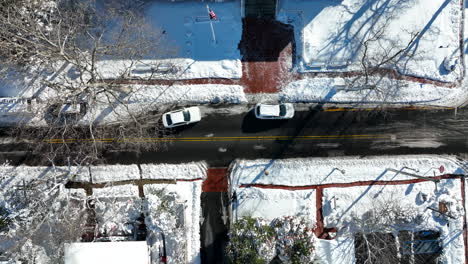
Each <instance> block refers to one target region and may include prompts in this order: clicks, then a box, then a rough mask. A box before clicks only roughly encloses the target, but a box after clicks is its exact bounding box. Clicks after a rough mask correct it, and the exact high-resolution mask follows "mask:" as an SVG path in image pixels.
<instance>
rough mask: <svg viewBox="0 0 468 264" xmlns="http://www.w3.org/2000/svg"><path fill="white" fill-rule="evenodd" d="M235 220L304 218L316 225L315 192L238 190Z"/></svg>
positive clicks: (258, 189)
mask: <svg viewBox="0 0 468 264" xmlns="http://www.w3.org/2000/svg"><path fill="white" fill-rule="evenodd" d="M234 191H235V192H236V195H237V202H236V203H235V205H234V208H233V211H234V213H235V218H236V219H239V218H241V217H244V216H250V217H260V218H263V219H265V220H267V221H271V220H273V219H275V218H278V217H283V216H302V217H304V218H305V219H307V220H310V221H311V223H312V224H315V196H316V194H315V190H298V191H287V190H275V189H260V188H255V187H251V188H236V189H235V190H234Z"/></svg>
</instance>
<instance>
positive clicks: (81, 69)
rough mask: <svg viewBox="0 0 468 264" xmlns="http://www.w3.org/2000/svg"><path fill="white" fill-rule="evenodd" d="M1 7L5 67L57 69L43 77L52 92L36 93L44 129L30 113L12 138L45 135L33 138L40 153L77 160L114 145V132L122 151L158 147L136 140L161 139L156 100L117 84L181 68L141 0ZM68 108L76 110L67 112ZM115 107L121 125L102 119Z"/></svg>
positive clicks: (3, 2) (45, 1) (1, 1)
mask: <svg viewBox="0 0 468 264" xmlns="http://www.w3.org/2000/svg"><path fill="white" fill-rule="evenodd" d="M0 6H1V7H2V8H0V57H1V58H2V59H3V62H4V65H6V66H9V69H15V70H18V71H20V70H23V71H32V70H33V71H35V72H56V74H57V75H58V76H57V77H56V78H54V79H51V78H46V77H44V78H41V80H40V81H41V83H42V85H43V86H44V87H46V89H45V90H46V91H47V92H43V94H37V95H36V98H35V99H37V100H36V101H35V102H36V103H35V104H34V107H33V110H32V111H33V112H34V114H35V115H36V116H35V117H34V118H33V120H35V121H36V123H41V122H38V120H39V121H42V126H41V128H40V129H38V128H31V127H30V124H31V120H30V119H27V121H25V122H21V123H19V125H18V127H17V129H16V130H14V132H13V135H14V137H16V138H18V139H26V140H30V141H37V139H45V141H40V142H39V144H36V146H35V153H44V154H45V153H47V157H46V159H48V160H53V159H56V158H63V157H74V160H75V159H76V160H77V162H78V163H81V162H82V160H86V161H87V162H90V161H92V160H96V159H98V157H99V154H100V151H101V150H102V149H104V148H106V149H107V148H108V147H109V143H111V142H109V140H105V139H109V138H112V139H113V140H112V142H113V143H116V142H118V143H119V144H118V145H119V146H118V148H119V149H122V148H125V149H128V148H130V149H128V150H139V149H140V147H144V148H157V146H158V144H147V142H140V144H137V143H136V142H135V140H133V141H132V140H131V139H138V138H154V137H158V135H159V133H158V130H159V127H158V126H157V124H156V122H155V120H158V119H159V115H158V114H157V112H158V111H157V110H158V108H157V106H154V105H149V104H146V105H144V106H140V107H136V104H135V105H133V106H130V105H129V104H128V98H130V97H131V96H132V94H134V93H135V92H136V89H135V88H133V87H132V86H122V85H120V84H119V82H120V80H122V79H128V78H135V76H137V77H138V78H147V79H152V78H155V77H160V76H162V75H164V74H168V73H174V72H175V71H176V70H177V65H176V64H175V63H174V62H172V61H171V60H168V58H170V57H171V56H172V55H174V54H175V52H176V49H175V48H174V46H173V45H171V43H170V42H168V40H167V39H166V37H165V31H164V30H161V29H158V28H155V27H154V26H152V25H151V23H149V22H148V21H147V20H146V19H145V18H144V16H143V15H142V14H141V12H142V2H141V1H130V0H120V1H106V0H100V1H99V0H97V1H96V0H85V1H76V0H40V1H28V0H19V1H10V0H0ZM30 65H33V66H30ZM59 68H61V69H62V70H63V69H66V70H67V72H65V73H60V72H58V71H59V70H60V69H59ZM8 71H9V70H8ZM8 71H6V72H8ZM138 71H141V72H143V74H138ZM135 74H136V75H135ZM71 107H76V108H79V110H77V111H75V112H73V113H69V112H67V111H66V109H67V108H71ZM151 110H154V111H153V112H151ZM110 113H112V114H113V115H115V116H116V118H115V119H117V120H118V124H117V122H116V124H114V125H112V126H107V124H104V122H103V121H102V119H103V118H104V117H105V116H106V115H109V114H110ZM85 116H86V120H84V119H85ZM25 120H26V119H25ZM48 139H54V140H55V141H54V142H53V143H55V144H54V145H50V143H51V142H50V141H47V140H48ZM75 139H79V140H75ZM103 139H104V140H103Z"/></svg>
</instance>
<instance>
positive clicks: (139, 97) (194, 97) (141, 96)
mask: <svg viewBox="0 0 468 264" xmlns="http://www.w3.org/2000/svg"><path fill="white" fill-rule="evenodd" d="M132 89H133V90H134V91H135V92H134V93H133V94H131V95H130V97H129V98H125V99H124V100H123V101H125V102H126V103H129V104H131V103H147V102H152V103H156V104H171V103H173V104H174V103H178V104H184V103H185V104H188V103H232V104H240V103H245V102H247V99H246V97H245V94H244V88H243V87H242V86H240V85H222V84H197V85H172V86H155V85H135V86H133V87H132Z"/></svg>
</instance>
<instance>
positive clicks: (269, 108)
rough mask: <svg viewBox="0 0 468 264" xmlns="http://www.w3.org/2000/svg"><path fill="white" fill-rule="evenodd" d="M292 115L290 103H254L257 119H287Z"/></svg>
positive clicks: (292, 109) (292, 107) (292, 110)
mask: <svg viewBox="0 0 468 264" xmlns="http://www.w3.org/2000/svg"><path fill="white" fill-rule="evenodd" d="M293 116H294V106H293V105H292V104H290V103H284V104H276V105H270V104H257V105H255V117H257V118H259V119H288V118H292V117H293Z"/></svg>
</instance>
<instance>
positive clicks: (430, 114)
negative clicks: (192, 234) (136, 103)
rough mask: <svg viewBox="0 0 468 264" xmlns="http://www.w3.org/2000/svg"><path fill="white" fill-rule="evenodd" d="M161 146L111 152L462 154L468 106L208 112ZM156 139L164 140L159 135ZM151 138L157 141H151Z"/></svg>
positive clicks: (188, 157)
mask: <svg viewBox="0 0 468 264" xmlns="http://www.w3.org/2000/svg"><path fill="white" fill-rule="evenodd" d="M173 133H174V135H175V137H174V140H172V141H169V142H163V143H161V142H158V143H153V144H161V145H162V149H161V151H159V152H151V153H144V154H142V155H139V156H135V155H132V154H130V153H111V154H109V155H108V156H107V158H108V160H109V161H110V162H121V163H122V162H126V163H127V162H128V163H132V162H135V161H138V162H142V163H144V162H169V163H172V162H174V163H175V162H184V161H198V160H206V161H207V162H208V163H209V164H210V165H211V166H227V165H228V164H229V163H230V162H231V161H232V160H233V159H236V158H246V159H254V158H292V157H309V156H318V157H328V156H342V155H360V156H366V155H384V154H424V153H425V154H442V153H444V154H460V153H465V152H467V150H468V110H466V109H458V111H457V113H456V115H455V110H453V109H450V110H386V111H368V110H363V111H346V110H344V111H323V110H320V109H317V108H315V109H305V110H303V111H296V114H295V116H294V118H293V119H290V120H258V119H256V118H255V117H254V115H253V113H252V112H249V113H247V114H246V113H241V114H236V115H226V114H216V112H211V113H209V114H206V113H205V114H204V116H203V119H202V121H201V122H199V123H197V124H194V125H191V126H189V127H184V128H181V129H178V130H176V131H173ZM155 141H158V140H157V139H156V140H155ZM148 144H151V143H148Z"/></svg>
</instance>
